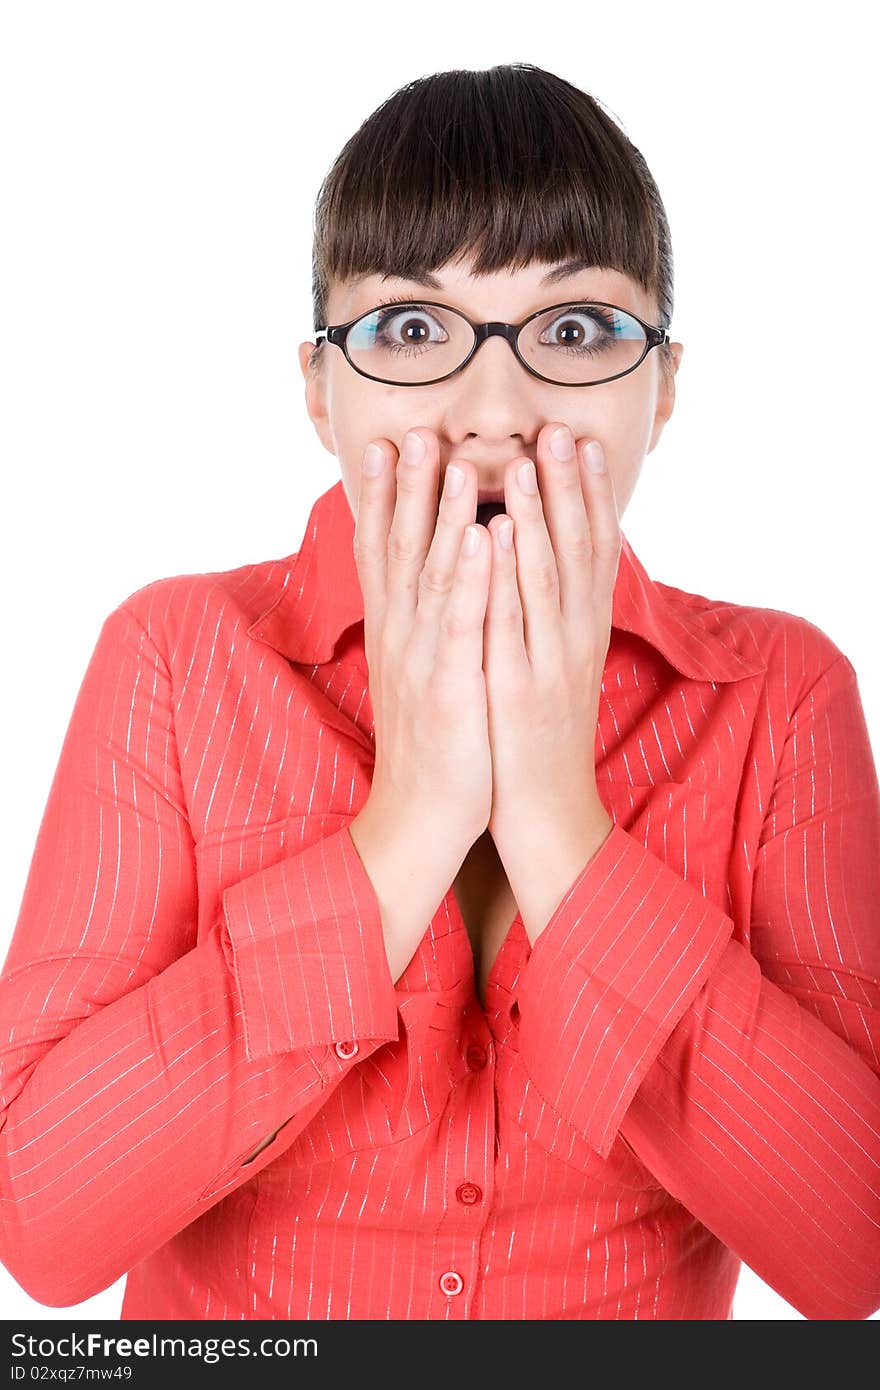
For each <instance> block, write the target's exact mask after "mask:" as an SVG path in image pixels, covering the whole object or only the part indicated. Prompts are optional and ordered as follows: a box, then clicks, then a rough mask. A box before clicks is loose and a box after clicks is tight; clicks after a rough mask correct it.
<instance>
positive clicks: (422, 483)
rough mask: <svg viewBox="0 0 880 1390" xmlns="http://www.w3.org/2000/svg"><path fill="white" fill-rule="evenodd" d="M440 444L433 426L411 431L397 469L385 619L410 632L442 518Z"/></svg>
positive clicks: (403, 445) (399, 629)
mask: <svg viewBox="0 0 880 1390" xmlns="http://www.w3.org/2000/svg"><path fill="white" fill-rule="evenodd" d="M438 458H439V447H438V443H437V436H436V435H435V434H434V432H433V431H432V430H428V429H412V430H407V432H406V434H405V435H404V437H403V441H402V447H401V450H400V455H399V457H398V460H397V468H396V471H395V477H396V483H397V495H396V498H395V503H394V514H393V517H392V519H391V527H390V529H389V532H388V567H387V590H388V597H387V608H386V623H388V624H390V625H392V626H393V627H395V628H396V629H397V630H398V631H401V632H406V633H409V632H410V631H411V630H412V626H413V622H414V620H415V614H416V606H417V603H418V596H419V576H420V574H421V572H422V568H423V566H424V563H425V556H426V555H427V553H428V548H429V546H430V544H431V538H432V536H433V534H434V525H435V522H436V519H437V474H438V467H439V465H438Z"/></svg>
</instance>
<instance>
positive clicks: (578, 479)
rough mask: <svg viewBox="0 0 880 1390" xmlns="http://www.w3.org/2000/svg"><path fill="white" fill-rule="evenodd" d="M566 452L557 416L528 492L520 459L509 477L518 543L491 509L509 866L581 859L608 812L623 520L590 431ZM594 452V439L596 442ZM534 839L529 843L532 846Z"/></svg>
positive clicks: (489, 663) (489, 628) (500, 793)
mask: <svg viewBox="0 0 880 1390" xmlns="http://www.w3.org/2000/svg"><path fill="white" fill-rule="evenodd" d="M562 428H563V429H564V431H565V434H567V436H568V441H569V445H570V449H571V452H570V456H569V457H568V458H567V459H562V460H561V459H557V458H556V457H554V455H553V453H552V452H551V451H550V448H549V444H550V439H551V437H552V436H553V435H554V434H555V433H556V432H557V431H558V430H559V429H560V424H559V422H555V423H552V424H548V425H545V426H544V428H543V429H542V430H541V433H540V434H539V436H538V447H537V458H538V467H537V479H536V490H535V491H534V492H533V493H531V494H530V493H529V492H524V491H523V490H522V488H521V486H520V484H519V482H518V470H519V468H520V467H521V465H522V463H523V459H522V458H518V459H514V460H512V461H511V462H510V463H509V464H508V466H507V469H506V471H505V475H504V495H505V506H506V510H507V515H508V517H509V518H511V519H512V521H513V537H512V541H513V548H512V549H510V550H506V549H504V548H503V547H502V546H501V544H500V541H499V533H500V532H501V530H502V527H503V526H504V525H505V524H509V522H507V521H506V518H505V517H502V516H497V517H493V518H492V521H491V522H490V524H489V531H490V533H491V535H492V572H491V576H490V583H489V601H488V604H487V609H486V628H485V652H484V669H485V675H486V693H487V698H488V706H489V743H490V748H491V754H492V811H491V815H490V818H489V831H490V833H491V835H492V838H493V839H494V841H495V845H496V848H497V849H498V853H499V856H500V857H501V859H502V861H503V862H504V863H505V867H507V868H508V873H510V871H511V867H512V866H513V865H514V863H517V864H519V863H522V862H523V859H524V857H527V856H529V855H530V857H531V862H532V864H534V863H535V857H536V853H537V852H538V851H539V850H540V842H541V840H544V841H545V842H546V843H547V844H551V843H553V844H560V843H561V844H562V845H564V846H565V847H566V848H567V850H568V852H569V853H570V852H571V851H572V849H573V848H574V850H575V852H574V856H573V857H571V854H570V859H569V862H570V863H574V864H576V863H577V862H578V857H577V855H578V853H579V852H580V849H579V847H583V851H584V855H585V857H584V863H585V862H586V859H588V858H589V857H590V854H589V853H587V847H589V846H590V845H592V846H593V848H597V847H598V843H601V838H604V836H602V837H601V838H599V839H598V840H597V831H598V830H603V829H604V832H605V833H607V831H608V830H609V829H610V828H611V825H612V821H611V818H610V817H609V816H608V815H607V812H606V811H605V809H604V807H603V806H602V802H601V800H600V798H599V794H598V790H597V786H596V766H595V743H596V726H597V721H598V714H599V696H600V690H601V683H602V672H603V669H604V665H605V657H606V655H607V652H608V646H609V642H610V639H611V605H612V596H613V593H614V584H615V580H616V577H617V567H618V561H619V557H620V548H621V536H620V520H619V517H618V513H617V504H616V500H615V496H614V485H613V482H612V479H611V474H610V473H609V472H608V471H607V470H606V471H604V472H600V473H594V472H591V471H590V470H589V469H588V468H587V463H586V459H587V453H586V446H587V443H588V442H589V441H588V440H587V439H586V438H582V439H579V440H578V441H577V443H576V444H575V441H574V439H573V437H572V435H571V431H570V430H568V429H567V427H562ZM596 447H597V448H598V449H599V454H600V457H601V446H599V445H598V441H596ZM529 847H530V848H529Z"/></svg>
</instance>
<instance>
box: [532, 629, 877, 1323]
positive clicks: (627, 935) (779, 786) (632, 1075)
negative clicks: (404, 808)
mask: <svg viewBox="0 0 880 1390" xmlns="http://www.w3.org/2000/svg"><path fill="white" fill-rule="evenodd" d="M878 902H880V795H878V784H877V773H876V768H875V764H874V760H873V755H872V750H871V745H870V741H869V736H868V730H867V727H866V723H865V717H864V711H863V708H862V704H861V700H860V697H859V692H858V686H857V680H856V675H855V671H854V670H853V667H852V665H851V664H850V662H849V661H848V660H847V658H846V657H844V656H840V657H839V658H838V659H837V660H836V661H834V662H833V664H832V665H831V666H830V667H828V669H827V670H826V671H825V672H824V674H823V675H822V676H821V677H820V678H819V679H818V680H817V681H816V683H815V684H814V685H813V686H812V688H811V689H810V690H809V692H808V693H807V695H806V696H804V697H803V698H802V699H801V701H800V703H799V706H798V708H797V709H796V710H795V712H794V714H793V716H792V718H791V721H790V725H789V729H788V733H787V738H786V742H785V746H784V749H783V751H782V754H781V758H780V763H779V767H778V771H777V775H776V780H775V788H774V792H773V796H772V800H771V803H770V805H769V806H768V809H767V813H766V817H765V821H764V827H763V832H762V835H761V840H760V845H759V848H758V852H757V857H756V862H755V865H754V876H753V898H752V907H751V921H750V947H749V948H747V946H746V945H744V944H743V943H742V942H740V941H739V940H736V939H735V938H734V937H733V935H732V933H733V926H734V923H733V919H732V918H731V917H728V916H726V915H725V914H724V913H723V912H722V911H721V910H720V909H719V908H718V907H717V906H714V905H713V904H711V903H710V902H709V901H708V900H707V899H706V898H705V897H704V896H703V895H702V894H701V893H700V892H698V891H697V890H696V889H694V888H693V887H692V886H691V885H690V884H688V883H686V882H685V881H684V880H683V879H681V878H680V877H679V876H678V875H677V874H676V873H674V872H673V870H671V869H670V868H669V866H668V865H666V864H664V863H663V862H662V861H661V860H660V859H658V858H657V856H655V855H654V854H653V853H651V852H650V851H649V850H647V849H645V848H644V847H643V846H642V845H640V844H638V843H637V842H636V841H635V839H634V838H633V837H632V836H630V835H629V834H628V833H627V832H625V831H624V830H623V829H622V828H621V827H620V826H619V825H615V827H614V828H613V830H612V831H611V833H610V835H609V836H608V838H607V839H606V841H605V842H604V844H603V845H602V846H601V847H600V849H599V850H598V851H597V853H596V855H595V856H594V857H593V858H592V859H591V860H590V862H589V864H588V865H587V866H586V867H585V869H584V871H583V872H582V874H581V875H580V876H579V877H578V879H577V880H576V881H575V883H574V884H573V885H572V887H571V889H570V890H569V892H568V893H567V894H566V895H565V897H564V898H563V899H562V901H561V902H560V904H559V907H558V908H557V910H556V912H555V913H554V916H553V917H552V918H551V920H550V922H548V924H547V927H546V928H545V930H544V932H542V934H541V935H540V936H539V937H538V938H537V940H536V943H535V947H534V949H533V951H532V954H531V957H530V959H529V961H528V963H527V966H526V969H525V970H524V972H523V974H522V976H521V978H520V982H519V988H518V997H517V1003H518V1006H519V1014H520V1026H519V1046H520V1052H521V1058H522V1063H523V1066H524V1069H525V1071H526V1074H527V1075H528V1077H529V1079H530V1081H531V1082H532V1083H533V1084H534V1086H535V1087H536V1089H537V1091H538V1093H539V1094H540V1095H541V1096H542V1098H543V1099H544V1101H545V1102H546V1103H547V1104H548V1105H549V1106H550V1107H551V1108H553V1109H555V1110H556V1112H557V1113H558V1114H559V1115H561V1116H563V1117H564V1118H565V1120H566V1121H567V1122H568V1123H569V1124H571V1125H573V1126H574V1127H575V1128H576V1129H578V1130H579V1131H580V1132H581V1133H582V1134H583V1135H584V1136H585V1138H586V1140H587V1142H588V1143H589V1144H590V1145H591V1146H592V1147H593V1148H594V1149H595V1150H597V1151H598V1152H599V1153H600V1154H601V1155H602V1156H603V1157H607V1155H608V1153H609V1151H610V1149H611V1146H612V1144H613V1142H614V1140H615V1137H616V1136H617V1135H618V1133H619V1134H620V1136H621V1138H622V1140H623V1141H624V1142H625V1143H626V1144H627V1145H629V1147H630V1148H631V1149H632V1151H633V1152H634V1153H635V1154H636V1155H637V1157H638V1158H639V1159H640V1160H641V1161H642V1163H643V1164H644V1165H645V1167H646V1168H647V1169H648V1170H649V1171H650V1172H651V1173H652V1174H653V1175H654V1176H655V1177H656V1178H657V1180H658V1182H660V1183H661V1184H662V1186H663V1187H664V1188H665V1189H666V1190H667V1191H668V1192H669V1193H670V1194H671V1195H672V1196H673V1197H675V1198H676V1199H677V1200H678V1201H679V1202H680V1203H681V1204H682V1205H683V1206H684V1207H685V1208H687V1209H688V1210H689V1211H690V1212H691V1213H692V1214H693V1215H694V1216H695V1217H696V1218H697V1219H698V1220H699V1221H700V1222H702V1223H703V1224H704V1225H705V1226H706V1227H707V1228H708V1229H709V1230H711V1231H712V1232H713V1233H714V1234H715V1235H716V1236H717V1237H718V1238H719V1239H721V1240H722V1241H724V1243H725V1244H726V1245H727V1246H728V1247H729V1248H730V1249H732V1250H733V1251H734V1252H735V1253H736V1254H737V1255H738V1256H739V1257H740V1258H741V1259H743V1260H744V1261H745V1262H746V1263H747V1264H748V1265H749V1266H750V1267H751V1268H752V1269H753V1270H754V1271H755V1272H756V1273H757V1274H758V1275H759V1276H760V1277H761V1278H762V1279H763V1280H764V1281H765V1282H766V1283H768V1284H769V1285H770V1286H771V1287H772V1288H774V1289H775V1290H776V1291H777V1292H778V1293H779V1294H781V1296H782V1297H783V1298H785V1299H786V1300H787V1301H788V1302H789V1303H790V1304H792V1305H793V1307H795V1308H796V1309H797V1310H798V1311H799V1312H800V1313H802V1314H803V1316H805V1317H808V1318H822V1319H863V1318H867V1317H870V1316H871V1314H872V1313H874V1312H875V1311H876V1310H877V1308H878V1307H880V1075H878V1073H880V1063H878V1053H880V935H878V932H877V904H878ZM548 1018H553V1019H554V1020H556V1019H558V1020H560V1023H559V1026H558V1027H556V1026H554V1028H553V1030H552V1031H551V1030H549V1029H548V1027H547V1019H548Z"/></svg>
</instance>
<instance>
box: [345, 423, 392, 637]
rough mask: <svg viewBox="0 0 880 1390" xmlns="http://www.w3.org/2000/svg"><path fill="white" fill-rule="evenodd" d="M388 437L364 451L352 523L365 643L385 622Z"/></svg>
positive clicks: (389, 475)
mask: <svg viewBox="0 0 880 1390" xmlns="http://www.w3.org/2000/svg"><path fill="white" fill-rule="evenodd" d="M396 453H397V451H396V450H395V448H394V445H393V444H392V443H391V441H390V440H388V439H373V440H371V441H370V443H369V444H368V445H367V447H366V449H365V450H364V454H363V458H362V460H361V477H360V486H359V489H358V505H357V516H356V517H355V524H354V542H353V546H354V560H355V566H356V568H357V573H358V580H359V581H360V586H361V593H362V594H363V596H364V646H365V647H366V648H367V650H369V649H370V647H371V644H372V639H373V634H374V633H378V632H380V631H381V630H382V626H383V624H384V621H385V606H386V591H387V574H386V569H387V558H388V531H389V528H390V526H391V518H392V516H393V515H394V460H395V459H396Z"/></svg>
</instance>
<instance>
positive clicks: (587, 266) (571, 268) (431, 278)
mask: <svg viewBox="0 0 880 1390" xmlns="http://www.w3.org/2000/svg"><path fill="white" fill-rule="evenodd" d="M594 268H595V267H594V266H593V265H592V264H591V262H590V261H583V260H572V261H563V262H562V264H561V265H558V266H555V267H554V269H553V270H551V271H550V272H549V273H548V274H547V275H545V276H544V278H543V279H542V280H540V281H539V282H538V283H539V285H540V286H541V287H543V286H544V285H555V284H558V282H559V281H560V280H566V279H568V277H569V276H571V275H577V274H578V272H579V271H581V270H593V269H594ZM381 278H382V279H383V280H403V281H405V283H407V284H409V285H422V286H424V287H425V288H426V289H430V290H440V289H442V288H443V286H442V284H441V282H440V281H439V280H438V279H437V276H436V275H432V274H431V272H430V271H428V270H426V271H425V272H424V273H423V274H422V275H418V276H416V275H395V274H394V273H393V272H392V271H390V270H389V271H388V272H387V273H386V274H385V275H383V276H382V277H381ZM367 279H369V273H368V274H366V275H359V276H358V277H357V279H356V280H352V282H351V287H352V289H354V288H355V287H356V286H357V285H360V284H361V283H362V282H363V281H364V280H367Z"/></svg>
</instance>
